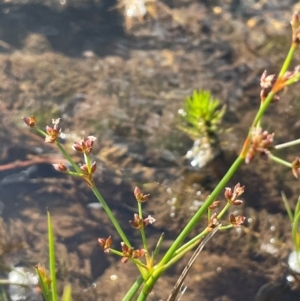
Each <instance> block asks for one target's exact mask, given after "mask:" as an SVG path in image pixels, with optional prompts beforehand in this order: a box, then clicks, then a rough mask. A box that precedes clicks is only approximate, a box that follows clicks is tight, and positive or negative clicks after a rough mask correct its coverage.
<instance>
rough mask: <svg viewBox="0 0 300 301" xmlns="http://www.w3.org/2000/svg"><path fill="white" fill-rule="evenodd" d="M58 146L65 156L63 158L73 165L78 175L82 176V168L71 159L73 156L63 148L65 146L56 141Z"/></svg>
mask: <svg viewBox="0 0 300 301" xmlns="http://www.w3.org/2000/svg"><path fill="white" fill-rule="evenodd" d="M56 145H57V147H58V148H59V150H60V151H61V153H62V154H63V156H64V157H65V158H66V159H67V160H68V161H69V162H70V164H71V165H72V167H73V168H74V170H75V171H76V172H77V173H79V174H82V172H81V170H80V168H79V167H78V166H77V164H76V163H75V162H74V161H73V159H72V158H71V156H70V155H69V154H68V153H67V152H66V151H65V149H64V148H63V146H62V145H61V144H60V143H59V142H58V141H56Z"/></svg>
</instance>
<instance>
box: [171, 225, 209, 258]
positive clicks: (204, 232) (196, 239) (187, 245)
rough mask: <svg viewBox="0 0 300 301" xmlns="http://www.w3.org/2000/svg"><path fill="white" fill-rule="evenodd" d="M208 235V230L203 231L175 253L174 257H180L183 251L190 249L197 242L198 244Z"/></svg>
mask: <svg viewBox="0 0 300 301" xmlns="http://www.w3.org/2000/svg"><path fill="white" fill-rule="evenodd" d="M206 234H207V229H205V230H203V231H202V232H201V233H199V234H198V235H197V236H195V237H194V238H192V239H191V240H190V241H188V242H187V243H185V244H184V245H182V246H181V247H180V248H179V249H178V250H176V252H175V253H174V256H176V255H178V254H179V253H181V252H182V251H184V250H185V249H186V248H188V247H189V246H190V245H194V243H195V242H198V241H199V240H200V239H202V238H203V237H204V236H205V235H206Z"/></svg>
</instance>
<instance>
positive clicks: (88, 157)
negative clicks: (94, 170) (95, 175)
mask: <svg viewBox="0 0 300 301" xmlns="http://www.w3.org/2000/svg"><path fill="white" fill-rule="evenodd" d="M83 157H84V162H85V164H86V166H87V168H88V173H89V174H90V173H91V158H90V156H88V155H87V154H86V153H84V154H83Z"/></svg>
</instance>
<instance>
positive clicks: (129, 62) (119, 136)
mask: <svg viewBox="0 0 300 301" xmlns="http://www.w3.org/2000/svg"><path fill="white" fill-rule="evenodd" d="M269 2H270V3H267V2H266V1H233V0H232V1H230V0H228V1H202V2H200V1H194V0H177V1H176V0H174V1H171V0H170V1H164V2H160V1H158V2H157V6H156V9H155V13H154V14H152V15H151V14H148V15H147V16H146V17H145V18H144V20H143V21H142V20H129V21H130V22H132V24H131V25H130V26H131V27H129V26H128V20H126V18H125V17H124V13H123V11H122V9H115V6H116V5H117V3H115V2H114V1H108V0H106V1H105V0H102V1H101V0H99V1H94V2H90V1H75V0H74V1H71V0H70V1H69V2H61V3H59V2H56V1H50V0H49V1H44V2H40V1H33V0H29V1H25V2H24V1H1V2H0V14H1V18H0V66H1V68H0V122H1V129H2V130H1V131H0V139H1V143H0V148H1V152H0V189H1V195H0V202H1V204H3V205H4V207H3V205H1V212H2V216H1V218H0V231H1V236H0V237H1V241H0V243H1V246H2V251H1V252H2V253H4V254H2V256H1V259H2V262H4V263H5V264H6V265H26V266H29V267H33V266H34V265H35V264H37V263H43V264H47V223H46V208H50V211H51V214H52V216H53V221H54V232H55V237H56V249H57V269H58V277H59V279H60V288H62V287H63V285H64V283H66V282H71V284H72V287H73V291H74V300H121V299H122V297H123V296H124V294H125V292H126V290H127V289H128V288H129V287H130V285H131V284H132V283H133V281H134V280H135V279H136V277H137V276H138V271H137V270H136V269H135V267H134V266H133V265H131V264H130V263H127V264H122V263H121V262H120V258H116V257H114V256H113V255H108V254H104V253H103V251H102V250H101V249H100V247H99V246H98V245H97V238H99V237H107V236H108V235H112V236H113V238H114V243H113V245H114V247H115V248H118V246H119V243H120V241H119V239H118V236H117V234H116V232H115V231H114V228H113V226H112V225H111V223H110V221H109V219H108V218H107V216H106V215H105V213H104V212H103V211H102V210H101V209H95V208H94V207H93V206H91V205H89V204H93V203H94V202H96V200H95V197H94V196H93V194H92V193H91V192H90V191H89V189H88V187H86V185H85V184H84V183H82V182H81V181H79V180H78V179H74V178H69V177H66V176H64V175H62V174H59V173H57V172H56V171H54V170H53V168H52V165H51V164H52V163H54V162H57V161H59V160H60V159H61V156H60V155H59V152H58V150H57V149H56V148H55V147H53V146H52V145H49V144H45V143H44V142H43V140H42V138H41V137H39V136H37V135H36V134H35V133H34V132H31V131H30V130H29V129H28V128H26V127H25V125H24V124H23V123H22V120H21V117H22V116H26V115H31V114H34V115H35V116H36V118H37V120H38V123H39V124H40V125H41V127H44V126H46V125H47V124H48V125H50V123H51V119H52V118H58V117H61V118H62V122H61V126H62V128H63V137H62V143H63V144H64V146H65V147H66V148H67V149H69V150H70V152H71V154H72V155H73V156H74V158H75V159H76V161H78V162H80V160H81V158H80V157H77V155H76V154H75V153H73V151H72V150H71V145H72V143H73V141H74V139H76V137H82V136H86V135H90V134H92V135H94V136H96V137H97V143H96V146H95V148H94V151H93V156H94V159H95V160H96V161H97V163H98V166H99V167H98V171H97V174H96V182H97V185H98V187H99V190H100V191H101V193H102V194H103V197H104V198H105V199H106V200H107V202H108V204H109V205H110V206H111V208H112V210H113V212H114V213H115V215H116V217H117V219H118V220H119V221H120V223H121V224H122V226H123V227H124V230H125V232H126V233H127V234H128V236H129V237H130V240H131V241H132V244H133V245H134V246H136V247H140V246H141V240H140V237H139V235H138V233H137V232H136V231H134V229H132V228H131V227H130V225H129V223H128V220H131V219H132V218H133V214H134V213H135V212H136V209H135V206H136V204H135V201H134V197H133V193H132V191H133V189H134V187H135V186H136V185H138V186H139V187H140V188H141V189H142V190H143V191H144V192H145V193H150V194H151V198H150V200H149V201H148V202H147V203H146V205H145V214H151V215H153V216H154V217H155V218H156V219H157V222H156V223H155V224H154V225H152V226H151V227H148V228H147V236H148V237H149V244H150V247H151V248H154V246H155V244H156V242H157V239H158V238H159V236H160V234H161V233H162V232H164V233H165V241H164V243H163V246H162V252H163V251H166V250H167V248H168V247H169V246H170V244H171V242H172V240H173V239H174V238H175V237H176V235H178V233H180V230H181V229H182V227H183V225H184V224H185V223H186V222H187V221H188V220H189V218H190V217H191V216H192V215H193V213H194V212H195V210H196V209H197V208H198V207H199V206H200V205H201V202H203V201H204V200H205V198H206V196H207V195H209V193H210V192H211V191H212V189H213V188H214V187H215V185H216V183H218V181H219V180H220V179H221V177H222V176H223V175H224V173H225V172H226V171H227V169H228V167H230V164H231V163H232V162H233V160H234V159H235V158H236V156H237V154H238V152H239V150H240V148H241V145H242V142H243V139H244V137H245V135H246V133H247V130H248V128H249V126H250V124H251V122H252V119H253V116H254V114H255V112H256V110H257V108H258V106H259V90H260V89H259V79H260V75H261V73H262V72H263V70H265V69H267V70H268V71H269V72H270V73H272V72H277V71H278V69H279V68H280V64H281V62H282V60H283V59H284V56H285V53H286V52H287V51H288V47H289V43H290V29H289V18H290V16H291V13H292V11H293V7H294V6H296V1H269ZM166 8H167V9H166ZM126 25H127V27H126ZM297 61H299V54H296V63H297ZM296 63H295V64H296ZM204 88H205V89H209V90H211V91H212V93H213V95H214V96H215V97H218V98H219V99H220V100H221V102H222V104H226V105H227V113H226V115H225V118H224V124H223V127H224V129H226V131H224V133H223V134H222V137H220V138H221V140H222V143H221V145H222V152H221V154H220V155H219V156H218V157H216V158H215V159H214V160H213V161H211V162H209V163H208V164H207V165H206V166H205V167H203V168H201V169H193V168H191V167H190V166H189V164H188V162H186V160H184V155H185V153H186V152H187V151H188V150H189V149H190V147H191V146H192V143H193V141H191V140H190V139H189V138H188V137H187V136H186V135H185V134H183V133H181V132H180V131H179V130H178V129H177V128H176V125H177V124H178V122H179V116H178V113H177V112H178V109H180V108H181V107H182V103H183V101H184V99H185V97H187V96H188V95H190V94H191V92H192V91H193V90H194V89H204ZM297 91H298V89H297V86H296V87H295V88H293V87H292V88H289V89H288V90H286V91H284V92H283V93H282V94H281V99H280V102H277V103H274V104H272V106H271V108H270V110H269V111H268V113H267V114H266V117H265V118H264V121H263V126H264V128H266V129H268V130H269V131H270V132H272V131H274V132H275V133H276V136H275V137H276V143H282V142H286V141H289V140H292V139H296V138H299V114H298V112H299V105H298V102H299V100H298V99H299V95H298V93H297ZM228 129H230V130H228ZM296 154H297V147H295V148H294V149H292V150H288V151H287V150H285V151H284V152H279V153H278V155H280V156H283V157H285V158H287V159H288V160H290V161H292V160H293V158H294V157H295V155H296ZM237 182H240V183H242V184H243V185H245V186H246V192H245V194H244V205H243V206H241V207H240V208H239V210H236V211H235V213H237V214H242V215H245V216H246V217H247V222H246V224H245V227H243V228H241V229H240V230H236V229H233V230H230V231H226V232H221V233H217V234H216V235H215V237H214V238H213V239H212V240H211V241H209V243H208V244H207V246H206V247H205V250H204V251H203V252H202V253H201V255H200V257H199V258H198V259H197V261H196V263H195V265H194V266H193V268H192V270H191V272H190V273H189V276H188V277H187V279H186V281H185V285H187V287H188V288H187V290H186V292H185V294H184V295H183V297H182V299H181V300H216V301H217V300H218V301H221V300H222V301H235V300H245V301H248V300H249V301H250V300H254V299H255V296H256V299H255V300H257V301H262V300H282V299H281V298H284V299H285V300H291V301H292V300H298V299H299V295H300V294H299V290H298V289H297V288H296V287H295V286H293V287H290V286H287V285H286V279H285V278H286V275H287V267H286V257H287V255H288V253H289V252H290V251H291V250H292V242H291V225H290V222H289V219H288V216H287V214H286V212H285V209H284V206H283V202H282V200H281V196H280V192H281V191H285V193H286V194H287V196H288V198H289V199H290V201H291V202H293V204H294V203H295V202H296V199H297V197H298V195H299V185H298V182H297V181H296V180H295V179H294V178H293V176H292V174H291V172H290V170H287V169H286V168H284V167H281V166H277V165H274V164H273V163H271V162H268V161H263V160H259V158H257V159H256V160H255V161H254V162H252V163H251V164H250V165H248V166H246V165H244V166H243V167H242V168H241V170H240V171H238V173H237V174H236V175H235V176H234V178H233V179H232V180H231V181H230V183H229V185H230V186H233V185H235V184H236V183H237ZM220 199H222V196H220ZM2 207H3V208H2ZM204 226H205V222H203V223H202V224H199V227H197V229H195V231H194V233H192V234H191V237H192V235H194V234H196V233H198V232H199V231H200V229H202V228H203V227H204ZM3 250H4V251H3ZM188 257H189V256H187V257H186V258H184V259H183V260H182V261H181V262H180V263H179V264H178V265H176V266H175V267H173V268H171V269H170V270H169V271H168V272H167V273H166V274H165V275H164V277H162V278H161V280H160V281H159V282H158V283H157V285H156V286H155V288H154V290H153V292H151V295H150V297H149V300H166V299H167V297H168V295H169V293H170V292H171V290H172V288H173V285H174V284H175V282H176V280H177V278H178V277H179V275H180V273H181V271H182V269H183V268H184V266H185V264H186V263H187V261H188ZM3 277H5V273H3ZM268 289H269V293H268ZM266 291H267V292H266ZM269 294H270V295H269ZM270 296H271V297H270Z"/></svg>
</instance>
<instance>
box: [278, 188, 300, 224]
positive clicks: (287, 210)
mask: <svg viewBox="0 0 300 301" xmlns="http://www.w3.org/2000/svg"><path fill="white" fill-rule="evenodd" d="M281 197H282V200H283V203H284V206H285V210H286V212H287V214H288V216H289V219H290V222H291V224H293V221H294V216H293V212H292V210H291V207H290V205H289V202H288V200H287V198H286V195H285V193H284V192H283V191H281ZM295 213H296V214H297V211H295Z"/></svg>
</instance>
